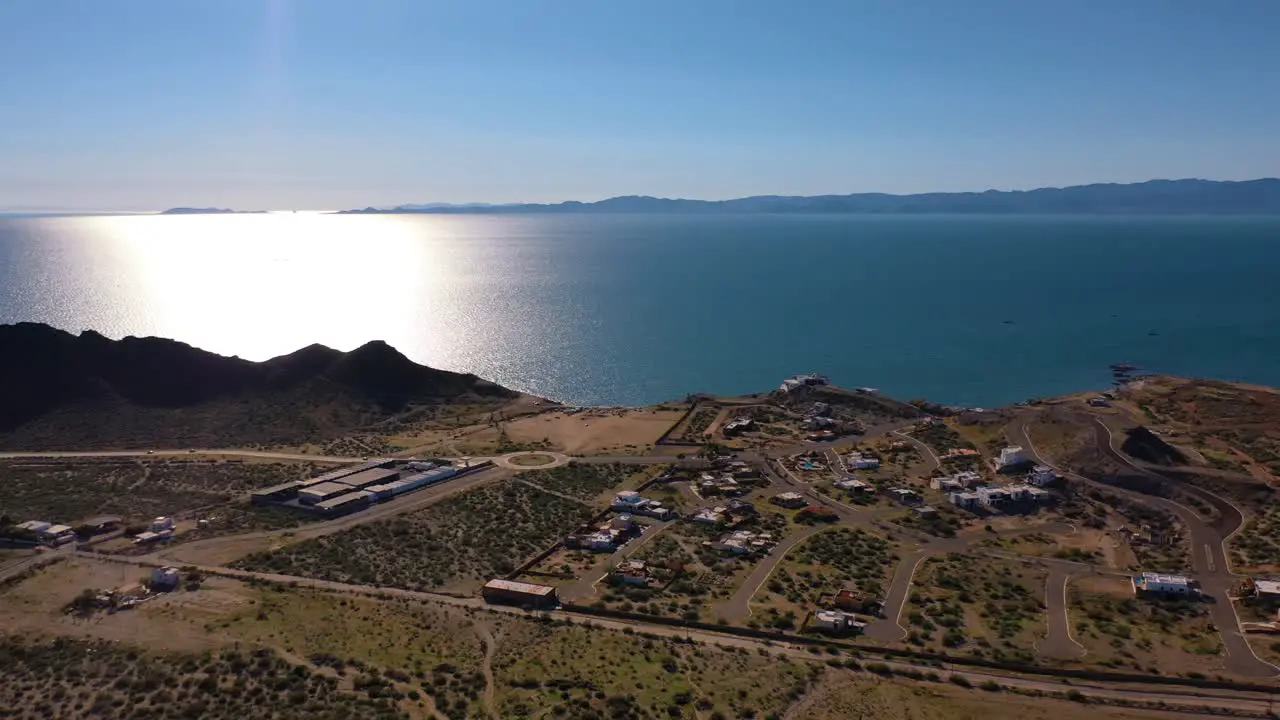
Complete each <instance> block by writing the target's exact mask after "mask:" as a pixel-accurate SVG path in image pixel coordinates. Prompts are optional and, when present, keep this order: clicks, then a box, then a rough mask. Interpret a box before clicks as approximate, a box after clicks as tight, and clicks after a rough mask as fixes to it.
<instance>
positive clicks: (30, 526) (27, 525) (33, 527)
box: [18, 520, 53, 535]
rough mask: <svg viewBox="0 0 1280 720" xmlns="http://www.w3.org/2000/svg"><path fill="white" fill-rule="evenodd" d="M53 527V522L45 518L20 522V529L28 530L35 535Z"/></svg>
mask: <svg viewBox="0 0 1280 720" xmlns="http://www.w3.org/2000/svg"><path fill="white" fill-rule="evenodd" d="M51 527H53V523H47V522H45V521H43V520H28V521H26V522H24V523H19V524H18V529H19V530H26V531H27V532H29V533H32V534H35V535H42V534H44V531H45V530H48V529H49V528H51Z"/></svg>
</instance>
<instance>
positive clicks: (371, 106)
mask: <svg viewBox="0 0 1280 720" xmlns="http://www.w3.org/2000/svg"><path fill="white" fill-rule="evenodd" d="M1277 25H1280V5H1277V4H1273V3H1255V2H1247V1H1245V0H1228V1H1227V2H1223V3H1216V4H1212V5H1210V4H1206V3H1200V2H1191V1H1190V0H1172V1H1168V2H1161V1H1159V0H1134V1H1133V2H1129V3H1124V4H1121V5H1119V6H1116V5H1115V4H1113V3H1106V2H1102V1H1101V0H1086V1H1084V2H1079V3H1071V4H1039V3H1035V4H1032V3H1019V2H1013V1H1012V0H984V1H982V2H975V3H967V4H964V5H962V6H960V5H956V4H954V3H951V2H947V1H946V0H919V1H918V2H912V3H889V2H867V3H842V2H836V1H835V0H810V1H809V2H805V3H800V4H796V3H785V4H784V3H778V2H766V3H757V4H749V5H743V4H741V3H736V2H731V1H730V0H705V2H699V3H695V4H687V3H678V2H675V1H674V0H658V1H656V2H653V3H646V4H644V5H643V6H634V7H628V6H619V5H614V4H601V3H591V2H584V1H579V0H564V1H563V2H556V3H554V4H551V5H541V4H538V5H532V4H528V3H524V2H519V1H518V0H492V1H490V2H484V3H462V2H439V3H430V4H426V3H419V2H413V1H412V0H384V1H382V2H378V3H374V4H371V5H369V6H359V7H357V6H354V5H351V4H349V3H345V2H338V1H337V0H311V1H309V2H300V1H299V0H225V1H224V2H219V3H201V4H197V3H171V2H167V1H165V0H136V1H135V2H130V3H118V4H117V3H100V2H92V1H90V0H50V1H49V2H39V3H8V4H4V5H0V37H2V38H3V40H4V42H0V62H3V63H4V64H5V65H6V66H7V67H10V68H12V69H14V71H12V72H9V73H5V74H4V75H3V76H0V98H2V99H3V100H0V102H3V103H4V104H5V107H6V113H5V120H6V132H5V133H3V134H2V135H0V156H3V157H4V158H5V160H6V162H5V163H3V165H0V208H7V209H11V210H27V211H92V210H103V211H148V210H159V209H165V208H169V207H178V206H216V207H230V208H236V209H290V208H322V209H343V208H351V207H364V206H368V205H373V206H379V207H388V206H396V205H401V204H406V203H455V204H461V203H468V202H484V203H494V204H502V203H515V202H530V203H546V202H559V201H563V200H583V201H591V200H598V199H603V198H608V197H615V196H622V195H651V196H657V197H684V198H697V199H725V198H737V197H747V196H755V195H822V194H841V195H842V194H850V193H861V192H884V193H891V194H914V193H922V192H966V191H981V190H985V189H988V188H997V189H1032V188H1038V187H1062V186H1071V185H1083V184H1090V183H1094V182H1115V183H1130V182H1141V181H1144V180H1148V179H1152V178H1192V177H1195V178H1218V179H1232V180H1243V179H1253V178H1259V177H1269V176H1274V175H1276V174H1278V172H1280V171H1278V170H1277V168H1280V138H1277V136H1276V135H1275V134H1274V132H1273V126H1274V120H1275V118H1276V117H1277V116H1278V115H1280V95H1277V94H1276V93H1274V92H1272V91H1271V90H1272V88H1273V87H1274V80H1275V77H1276V76H1277V72H1278V71H1280V58H1277V56H1275V54H1274V53H1273V52H1272V51H1271V45H1272V38H1271V35H1272V32H1271V30H1272V28H1274V27H1276V26H1277ZM17 69H21V71H18V70H17Z"/></svg>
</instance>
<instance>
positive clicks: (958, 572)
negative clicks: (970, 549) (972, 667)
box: [903, 554, 1046, 662]
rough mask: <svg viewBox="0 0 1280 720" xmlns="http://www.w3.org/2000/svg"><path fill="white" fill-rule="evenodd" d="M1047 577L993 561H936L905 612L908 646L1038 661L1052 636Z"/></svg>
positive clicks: (920, 576)
mask: <svg viewBox="0 0 1280 720" xmlns="http://www.w3.org/2000/svg"><path fill="white" fill-rule="evenodd" d="M1044 583H1045V573H1044V571H1043V570H1041V569H1040V568H1037V567H1031V566H1028V565H1024V564H1022V563H1014V562H1004V561H1000V560H996V559H994V558H989V557H972V556H969V555H954V554H952V555H945V556H942V557H931V558H929V559H927V560H925V561H924V563H922V564H921V566H920V569H919V570H917V571H916V576H915V582H914V584H913V586H912V587H913V590H912V591H911V595H910V596H909V597H908V602H907V606H906V607H905V608H904V612H903V626H904V627H906V628H907V631H908V634H907V642H908V643H910V644H912V645H919V646H923V647H927V648H932V649H942V650H953V649H958V650H961V651H963V652H966V653H968V654H971V655H975V656H978V657H987V658H993V659H999V660H1022V661H1027V662H1030V661H1032V659H1033V648H1032V645H1033V643H1034V642H1035V640H1036V639H1037V638H1040V637H1043V636H1044V634H1045V632H1046V622H1045V616H1044Z"/></svg>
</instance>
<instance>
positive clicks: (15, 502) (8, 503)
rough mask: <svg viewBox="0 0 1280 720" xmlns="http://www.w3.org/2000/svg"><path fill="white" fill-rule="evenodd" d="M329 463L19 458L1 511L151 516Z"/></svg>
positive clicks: (11, 464) (209, 502)
mask: <svg viewBox="0 0 1280 720" xmlns="http://www.w3.org/2000/svg"><path fill="white" fill-rule="evenodd" d="M329 467H331V466H329V465H318V464H315V463H287V462H239V461H222V462H209V461H194V460H191V461H188V460H178V461H144V462H136V461H97V462H94V461H84V460H77V461H75V462H52V461H33V460H22V461H18V460H13V461H6V462H3V463H0V514H5V515H9V516H10V517H12V518H14V519H15V520H23V519H31V518H39V519H44V520H49V521H58V522H65V523H75V522H76V521H78V520H83V519H87V518H89V517H92V516H94V515H121V516H123V517H125V518H129V519H135V520H149V519H151V518H153V517H155V516H157V515H171V514H175V513H177V512H179V511H182V510H192V509H196V508H202V507H208V506H213V505H220V504H225V503H228V502H231V501H232V500H235V499H237V498H239V497H241V496H243V495H245V494H246V493H248V492H250V491H252V490H254V489H257V488H261V487H266V486H268V485H273V484H276V483H281V482H286V481H288V480H292V479H296V478H301V477H307V476H309V475H312V474H314V473H316V472H318V471H320V470H322V469H328V468H329Z"/></svg>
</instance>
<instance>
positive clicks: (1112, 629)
mask: <svg viewBox="0 0 1280 720" xmlns="http://www.w3.org/2000/svg"><path fill="white" fill-rule="evenodd" d="M1067 597H1068V602H1069V615H1070V618H1071V629H1072V635H1073V637H1074V638H1075V639H1076V641H1077V642H1079V643H1080V644H1081V645H1083V646H1084V647H1085V649H1086V650H1088V651H1089V654H1088V655H1086V656H1085V662H1087V663H1090V664H1096V665H1102V666H1104V667H1113V668H1119V669H1122V670H1137V671H1139V672H1152V673H1156V672H1158V673H1160V674H1163V675H1188V674H1191V675H1194V674H1199V675H1207V676H1213V675H1216V674H1218V673H1219V672H1220V671H1221V668H1222V658H1221V655H1222V652H1223V649H1222V641H1221V639H1220V638H1219V636H1218V633H1217V632H1216V631H1214V630H1211V629H1210V624H1211V623H1210V619H1209V610H1208V608H1207V607H1206V606H1205V604H1204V603H1198V602H1193V601H1184V600H1176V601H1175V600H1150V599H1142V600H1139V599H1137V598H1135V597H1134V596H1133V591H1132V588H1131V585H1130V584H1129V582H1128V581H1127V580H1125V579H1123V578H1103V577H1084V578H1077V579H1073V580H1072V581H1071V584H1070V585H1069V586H1068V591H1067Z"/></svg>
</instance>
